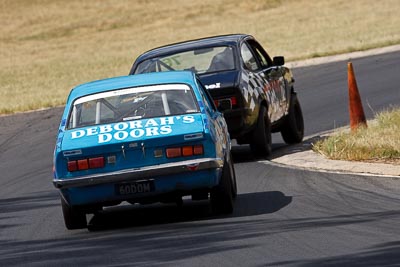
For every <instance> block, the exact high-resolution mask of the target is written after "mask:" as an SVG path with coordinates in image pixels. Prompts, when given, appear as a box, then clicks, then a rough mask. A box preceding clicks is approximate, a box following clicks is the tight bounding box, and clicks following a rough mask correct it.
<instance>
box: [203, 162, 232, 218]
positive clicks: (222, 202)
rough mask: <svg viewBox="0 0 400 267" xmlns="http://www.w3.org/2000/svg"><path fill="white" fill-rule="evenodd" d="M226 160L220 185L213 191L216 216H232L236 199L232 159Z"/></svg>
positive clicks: (211, 196)
mask: <svg viewBox="0 0 400 267" xmlns="http://www.w3.org/2000/svg"><path fill="white" fill-rule="evenodd" d="M229 157H230V158H229V160H225V163H224V167H223V168H222V175H221V180H220V182H219V184H218V185H217V186H216V187H214V188H213V189H212V190H211V193H210V201H211V209H212V211H213V213H215V214H231V213H232V212H233V203H234V199H235V197H236V192H237V191H236V187H235V184H236V176H235V171H234V168H233V163H232V157H231V155H229Z"/></svg>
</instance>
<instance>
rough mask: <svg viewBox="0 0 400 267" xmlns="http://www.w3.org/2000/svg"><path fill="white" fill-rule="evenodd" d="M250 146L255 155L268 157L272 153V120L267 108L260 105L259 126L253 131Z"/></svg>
mask: <svg viewBox="0 0 400 267" xmlns="http://www.w3.org/2000/svg"><path fill="white" fill-rule="evenodd" d="M252 137H253V138H252V140H251V142H250V148H251V151H252V152H253V154H254V155H256V156H259V157H264V158H268V157H269V156H270V155H271V153H272V137H271V122H270V120H269V117H268V112H267V108H266V107H265V106H260V112H259V114H258V119H257V126H256V129H255V130H254V132H253V136H252Z"/></svg>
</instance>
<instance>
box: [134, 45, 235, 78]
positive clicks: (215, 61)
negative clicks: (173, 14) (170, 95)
mask: <svg viewBox="0 0 400 267" xmlns="http://www.w3.org/2000/svg"><path fill="white" fill-rule="evenodd" d="M233 50H234V48H233V47H230V46H217V47H207V48H196V49H193V50H189V51H184V52H178V53H173V54H169V55H164V56H160V57H153V58H151V59H147V60H145V61H143V62H141V63H140V64H138V66H137V67H136V69H135V71H134V73H135V74H139V73H148V72H162V71H173V70H190V71H193V72H195V73H198V74H203V73H210V72H218V71H227V70H233V69H235V63H234V53H233Z"/></svg>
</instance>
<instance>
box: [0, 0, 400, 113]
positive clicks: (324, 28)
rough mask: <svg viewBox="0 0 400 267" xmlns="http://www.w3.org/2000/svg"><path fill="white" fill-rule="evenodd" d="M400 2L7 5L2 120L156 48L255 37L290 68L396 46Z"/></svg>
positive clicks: (1, 16)
mask: <svg viewBox="0 0 400 267" xmlns="http://www.w3.org/2000/svg"><path fill="white" fill-rule="evenodd" d="M399 9H400V1H399V0H385V1H376V0H353V1H347V0H326V1H315V0H285V1H283V0H246V1H243V0H192V1H186V0H175V1H168V2H166V1H164V0H136V1H130V0H119V1H115V0H102V1H96V0H87V1H81V0H69V1H62V0H2V1H0V21H2V27H0V58H1V60H0V100H1V101H0V114H4V113H13V112H17V111H24V110H31V109H36V108H41V107H52V106H58V105H62V104H64V103H65V100H66V97H67V95H68V93H69V91H70V89H71V88H72V87H74V86H76V85H77V84H80V83H83V82H87V81H91V80H96V79H101V78H106V77H112V76H120V75H126V74H127V73H128V72H129V69H130V67H131V64H132V62H133V60H134V59H135V58H136V56H138V55H139V54H141V53H142V52H144V51H146V50H148V49H151V48H153V47H156V46H160V45H164V44H168V43H172V42H178V41H183V40H188V39H194V38H200V37H205V36H210V35H219V34H227V33H249V34H252V35H254V36H255V37H256V38H257V39H258V40H259V41H260V42H261V44H262V45H263V46H264V47H265V48H266V49H267V50H268V52H269V53H270V54H271V56H274V55H284V56H285V57H286V59H287V61H291V60H299V59H305V58H311V57H319V56H325V55H332V54H337V53H345V52H352V51H359V50H365V49H370V48H376V47H383V46H387V45H392V44H399V43H400V31H399V29H400V16H399V15H398V11H399Z"/></svg>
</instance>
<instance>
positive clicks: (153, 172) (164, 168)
mask: <svg viewBox="0 0 400 267" xmlns="http://www.w3.org/2000/svg"><path fill="white" fill-rule="evenodd" d="M222 167H223V159H220V158H205V159H196V160H187V161H180V162H174V163H167V164H161V165H156V166H149V167H143V168H134V169H126V170H121V171H117V172H111V173H102V174H95V175H87V176H81V177H76V178H69V179H54V180H53V184H54V186H55V187H56V188H58V189H66V188H76V187H87V186H93V185H101V184H109V183H118V182H130V181H135V180H141V179H146V178H152V177H160V176H166V175H175V174H182V173H185V172H188V173H190V172H193V171H203V170H210V169H220V168H222Z"/></svg>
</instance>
